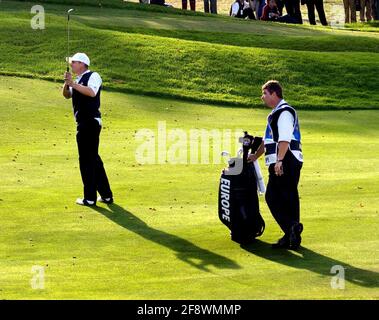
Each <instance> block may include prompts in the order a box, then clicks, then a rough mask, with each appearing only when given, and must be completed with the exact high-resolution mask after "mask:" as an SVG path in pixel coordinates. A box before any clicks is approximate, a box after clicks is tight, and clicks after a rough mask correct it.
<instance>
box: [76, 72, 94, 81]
mask: <svg viewBox="0 0 379 320" xmlns="http://www.w3.org/2000/svg"><path fill="white" fill-rule="evenodd" d="M90 71H91V70H89V69H88V70H86V71H84V72H83V73H82V74H80V75H78V76H77V77H76V79H77V80H78V81H79V80H80V79H81V78H82V77H83V75H85V74H86V73H88V72H90Z"/></svg>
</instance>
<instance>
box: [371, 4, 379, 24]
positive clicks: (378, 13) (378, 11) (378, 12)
mask: <svg viewBox="0 0 379 320" xmlns="http://www.w3.org/2000/svg"><path fill="white" fill-rule="evenodd" d="M378 7H379V0H374V1H373V2H372V12H373V15H372V18H373V19H374V20H379V8H378Z"/></svg>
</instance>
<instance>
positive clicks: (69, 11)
mask: <svg viewBox="0 0 379 320" xmlns="http://www.w3.org/2000/svg"><path fill="white" fill-rule="evenodd" d="M72 11H74V9H72V8H71V9H68V10H67V20H70V13H71V12H72Z"/></svg>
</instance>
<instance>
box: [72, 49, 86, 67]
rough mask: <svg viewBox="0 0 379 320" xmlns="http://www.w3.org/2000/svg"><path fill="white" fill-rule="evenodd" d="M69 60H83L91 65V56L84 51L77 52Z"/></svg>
mask: <svg viewBox="0 0 379 320" xmlns="http://www.w3.org/2000/svg"><path fill="white" fill-rule="evenodd" d="M68 61H69V62H70V63H71V62H72V61H79V62H83V63H84V64H86V65H87V66H89V58H88V56H87V55H86V54H85V53H82V52H78V53H75V54H74V55H73V56H72V57H69V58H68Z"/></svg>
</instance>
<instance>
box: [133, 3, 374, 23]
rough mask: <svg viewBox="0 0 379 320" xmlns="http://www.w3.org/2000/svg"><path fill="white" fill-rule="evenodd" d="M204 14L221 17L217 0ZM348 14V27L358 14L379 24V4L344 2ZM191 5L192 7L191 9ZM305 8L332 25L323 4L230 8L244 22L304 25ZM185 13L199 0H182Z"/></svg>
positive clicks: (206, 6)
mask: <svg viewBox="0 0 379 320" xmlns="http://www.w3.org/2000/svg"><path fill="white" fill-rule="evenodd" d="M203 1H204V12H205V13H212V14H217V0H203ZM341 1H343V6H344V11H345V23H354V22H357V11H359V17H360V21H361V22H365V21H372V20H379V17H378V5H379V0H341ZM140 2H141V3H150V4H156V5H164V6H171V5H169V4H167V3H165V0H140ZM188 3H189V6H188ZM301 5H305V6H306V7H307V11H308V20H309V23H310V24H312V25H315V24H316V16H315V11H316V10H317V14H318V17H319V20H320V23H321V24H322V25H324V26H327V25H328V21H327V18H326V15H325V10H324V3H323V0H235V1H234V2H233V3H232V4H231V7H230V12H229V15H230V16H232V17H236V18H242V19H256V20H264V21H277V22H285V23H298V24H302V23H303V19H302V15H301ZM182 9H183V10H188V9H190V10H192V11H195V10H196V0H182ZM283 9H285V10H286V14H285V15H284V14H283Z"/></svg>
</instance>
